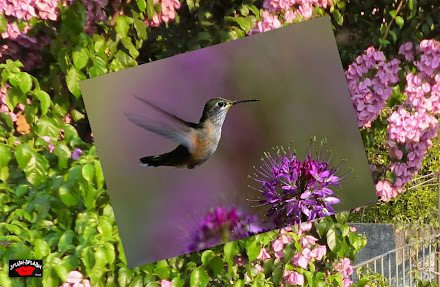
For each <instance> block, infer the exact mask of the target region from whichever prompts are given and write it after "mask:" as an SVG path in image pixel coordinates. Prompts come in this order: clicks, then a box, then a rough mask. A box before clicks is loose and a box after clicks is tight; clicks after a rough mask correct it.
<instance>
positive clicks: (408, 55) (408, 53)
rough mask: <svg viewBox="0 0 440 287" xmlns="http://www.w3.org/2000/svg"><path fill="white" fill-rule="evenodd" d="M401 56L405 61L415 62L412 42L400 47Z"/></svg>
mask: <svg viewBox="0 0 440 287" xmlns="http://www.w3.org/2000/svg"><path fill="white" fill-rule="evenodd" d="M399 54H400V55H403V56H405V60H407V61H412V60H414V49H413V43H412V42H406V43H405V44H402V45H401V46H400V47H399Z"/></svg>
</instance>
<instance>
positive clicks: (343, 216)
mask: <svg viewBox="0 0 440 287" xmlns="http://www.w3.org/2000/svg"><path fill="white" fill-rule="evenodd" d="M349 216H350V213H349V212H348V211H344V212H339V213H337V214H336V215H335V217H336V220H337V221H338V223H340V224H345V223H347V221H348V217H349Z"/></svg>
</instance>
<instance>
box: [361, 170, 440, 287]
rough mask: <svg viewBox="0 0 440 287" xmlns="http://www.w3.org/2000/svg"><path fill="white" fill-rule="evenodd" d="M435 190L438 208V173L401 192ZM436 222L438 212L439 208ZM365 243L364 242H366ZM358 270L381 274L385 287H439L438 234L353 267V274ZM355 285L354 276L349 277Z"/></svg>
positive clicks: (439, 234) (439, 191)
mask: <svg viewBox="0 0 440 287" xmlns="http://www.w3.org/2000/svg"><path fill="white" fill-rule="evenodd" d="M422 185H423V186H437V187H438V201H439V207H440V180H439V173H438V172H432V173H430V174H427V175H424V176H421V177H418V178H416V179H414V180H412V181H410V182H409V183H408V185H407V186H410V187H408V188H406V190H405V191H404V192H408V191H409V190H411V189H415V188H417V187H420V186H422ZM438 218H439V222H440V208H439V215H438ZM367 239H368V238H367ZM359 267H362V268H365V269H367V270H371V271H373V272H374V273H378V274H381V275H382V276H383V277H384V278H386V279H387V280H388V283H387V284H388V285H391V286H395V287H400V286H402V287H408V286H409V287H412V286H417V283H416V281H415V280H414V279H415V277H416V276H415V275H416V272H417V279H421V280H426V281H431V282H436V283H437V284H440V233H438V234H434V235H430V236H427V237H425V238H422V239H420V240H417V241H414V242H411V243H408V244H405V245H403V246H400V247H398V248H395V249H393V250H390V251H388V252H386V253H383V254H381V255H379V256H376V257H373V258H371V259H369V260H367V261H364V262H361V263H359V264H357V265H355V266H353V270H357V269H358V268H359ZM353 279H354V281H357V275H356V274H354V276H353Z"/></svg>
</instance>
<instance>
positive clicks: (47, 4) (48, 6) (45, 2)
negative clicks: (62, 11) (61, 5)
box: [35, 0, 58, 21]
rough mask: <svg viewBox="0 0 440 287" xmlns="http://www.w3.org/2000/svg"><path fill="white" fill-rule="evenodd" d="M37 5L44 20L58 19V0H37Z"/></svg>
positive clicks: (40, 16)
mask: <svg viewBox="0 0 440 287" xmlns="http://www.w3.org/2000/svg"><path fill="white" fill-rule="evenodd" d="M35 6H36V8H37V9H38V16H39V18H40V19H43V20H51V21H56V20H57V19H58V14H57V12H56V10H57V8H58V0H35Z"/></svg>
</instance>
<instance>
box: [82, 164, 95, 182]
mask: <svg viewBox="0 0 440 287" xmlns="http://www.w3.org/2000/svg"><path fill="white" fill-rule="evenodd" d="M81 173H82V175H83V177H84V178H85V179H86V180H87V181H88V182H91V181H92V180H93V175H94V174H95V167H94V166H93V165H92V164H90V163H87V164H85V165H84V166H83V167H82V171H81Z"/></svg>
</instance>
